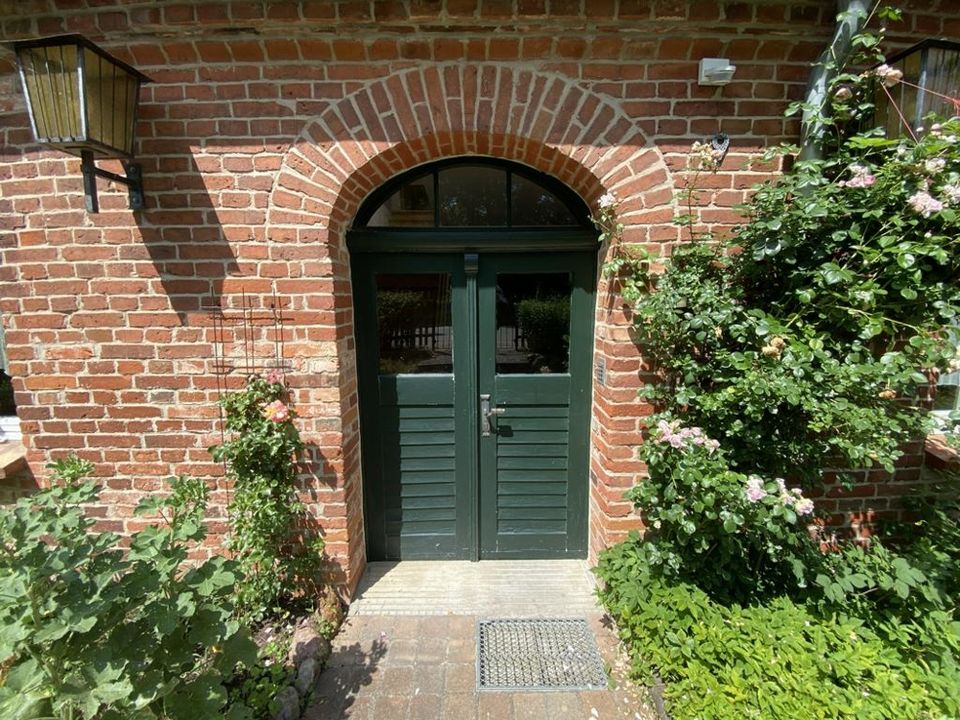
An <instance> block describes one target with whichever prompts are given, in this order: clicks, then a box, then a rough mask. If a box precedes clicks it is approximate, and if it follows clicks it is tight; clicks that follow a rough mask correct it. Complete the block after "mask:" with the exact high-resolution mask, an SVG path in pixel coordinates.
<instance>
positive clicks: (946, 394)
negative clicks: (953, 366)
mask: <svg viewBox="0 0 960 720" xmlns="http://www.w3.org/2000/svg"><path fill="white" fill-rule="evenodd" d="M958 384H960V372H951V373H944V374H943V375H941V376H940V382H939V383H938V385H937V396H936V398H934V401H933V409H934V410H940V411H943V412H948V413H949V412H953V411H954V410H955V409H956V407H957V385H958Z"/></svg>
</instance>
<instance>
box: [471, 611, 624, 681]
mask: <svg viewBox="0 0 960 720" xmlns="http://www.w3.org/2000/svg"><path fill="white" fill-rule="evenodd" d="M606 686H607V675H606V673H605V672H604V670H603V661H602V660H601V659H600V653H599V652H598V651H597V643H596V642H595V641H594V639H593V633H591V632H590V627H589V626H588V625H587V621H586V620H584V619H582V618H573V619H562V618H556V619H554V618H546V619H536V620H479V621H478V622H477V688H478V689H480V690H591V689H597V688H605V687H606Z"/></svg>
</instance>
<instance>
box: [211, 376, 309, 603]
mask: <svg viewBox="0 0 960 720" xmlns="http://www.w3.org/2000/svg"><path fill="white" fill-rule="evenodd" d="M288 401H289V398H288V394H287V389H286V387H285V386H284V384H283V381H282V378H281V377H280V375H279V373H276V372H273V373H271V374H270V375H269V376H268V377H267V378H261V377H259V376H253V377H251V378H250V380H249V382H248V383H247V386H246V387H245V388H244V389H243V390H240V391H237V392H234V393H230V394H228V395H226V396H224V398H223V401H222V403H223V408H224V411H225V413H226V429H227V431H228V432H230V433H232V434H233V437H232V438H231V439H230V440H227V441H226V442H224V443H223V444H222V445H216V446H214V447H212V448H210V452H211V454H212V455H213V457H214V458H215V459H216V460H219V461H225V462H226V463H227V466H228V469H229V472H230V477H231V478H232V479H233V481H234V487H233V497H232V499H231V502H230V505H229V507H228V512H229V515H230V522H231V535H230V539H229V547H230V549H231V550H232V551H233V553H234V555H235V557H236V558H237V560H238V561H239V563H240V567H241V568H242V569H243V572H244V575H245V577H246V582H245V583H244V584H243V585H242V586H241V587H238V588H237V597H238V604H239V607H240V610H241V611H242V613H243V614H244V615H245V616H247V617H248V618H249V619H252V620H258V619H262V618H263V617H265V616H267V615H269V614H275V613H277V612H278V611H279V609H280V608H281V607H283V606H285V605H290V604H291V603H296V602H297V601H301V600H302V601H309V599H311V598H312V597H315V596H316V593H317V591H318V587H319V586H318V583H319V581H320V571H321V563H322V554H323V538H322V537H321V536H320V535H319V534H316V533H313V532H311V531H310V530H309V524H308V523H307V520H306V516H305V512H304V506H303V503H301V502H300V499H299V497H298V496H297V492H296V490H297V467H296V462H295V461H296V458H297V457H298V456H299V454H300V453H301V452H302V451H303V447H304V446H303V442H302V441H301V439H300V434H299V432H298V431H297V428H296V426H295V425H294V423H293V420H294V418H295V417H296V413H295V411H294V410H293V409H292V408H291V407H289V404H288Z"/></svg>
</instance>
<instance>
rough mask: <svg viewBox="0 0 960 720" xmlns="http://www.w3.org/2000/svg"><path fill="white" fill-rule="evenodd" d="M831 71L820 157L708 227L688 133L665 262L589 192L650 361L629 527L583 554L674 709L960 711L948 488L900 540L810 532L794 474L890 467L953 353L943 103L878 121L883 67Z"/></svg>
mask: <svg viewBox="0 0 960 720" xmlns="http://www.w3.org/2000/svg"><path fill="white" fill-rule="evenodd" d="M876 12H877V16H878V17H882V18H883V19H885V20H887V21H891V22H892V21H895V20H896V18H897V13H895V12H893V11H886V10H878V11H876ZM880 41H881V38H880V37H879V36H877V35H874V34H869V33H865V34H861V35H859V36H858V37H857V38H855V40H854V47H855V48H856V53H855V55H854V56H853V57H852V58H851V61H852V62H854V63H859V66H860V67H871V66H872V65H873V64H874V63H877V62H879V61H880V60H881V59H882V57H881V55H880V51H879V47H880ZM836 69H837V71H838V72H837V73H836V74H835V77H834V80H833V81H832V85H831V89H830V98H831V99H830V101H829V102H828V103H827V105H826V106H825V107H823V108H814V110H815V111H816V113H815V116H816V117H817V118H818V121H817V125H818V130H817V131H816V132H814V133H813V134H814V135H815V136H817V137H819V138H820V143H821V146H822V154H821V156H820V157H819V158H817V157H816V156H814V159H796V161H795V162H793V164H792V167H791V168H790V169H789V170H788V171H787V172H785V173H784V174H783V175H782V176H781V177H780V178H779V179H778V180H777V181H776V182H771V183H768V184H765V185H763V186H761V187H759V188H757V190H756V192H755V194H754V195H753V197H752V199H751V201H750V202H749V204H748V205H747V206H746V207H745V208H744V215H745V221H744V223H743V224H742V225H741V226H740V227H738V228H736V229H735V231H734V233H733V236H732V237H731V238H729V239H728V240H723V241H721V240H720V239H718V238H714V237H712V236H711V235H710V234H709V233H697V232H694V227H695V220H696V218H695V213H694V212H693V203H692V198H693V197H694V196H695V194H696V193H697V192H698V190H697V188H696V180H697V178H698V177H699V175H700V174H701V173H704V172H711V171H713V170H715V169H716V167H717V164H718V163H719V162H720V161H721V160H722V156H721V154H719V153H717V152H715V151H713V150H712V149H711V148H710V146H709V145H708V146H703V145H699V144H698V146H697V147H695V148H694V152H693V153H692V157H691V167H690V172H689V173H688V176H689V185H688V187H687V191H686V192H685V193H684V196H685V199H686V200H687V201H688V213H687V215H685V216H683V217H681V219H680V222H681V224H683V225H685V226H686V227H687V228H688V229H689V231H690V242H689V243H687V244H685V245H684V246H682V247H679V248H677V249H675V251H674V253H673V255H672V256H671V257H670V258H666V259H665V258H653V257H650V256H649V255H646V254H644V253H642V252H639V251H636V250H633V249H631V248H628V247H623V246H621V245H619V243H618V240H619V236H620V232H621V230H622V227H621V226H620V225H619V222H618V220H617V217H616V198H614V197H612V196H604V198H601V203H600V213H599V218H598V220H599V223H598V224H599V225H600V228H601V230H602V232H603V238H605V239H606V240H607V241H610V242H611V244H612V260H611V262H610V263H609V264H608V266H607V271H608V273H610V275H611V276H612V277H613V278H614V279H615V282H617V283H618V287H619V288H620V289H621V291H622V295H623V298H624V300H625V301H626V304H627V305H628V307H629V309H630V310H632V312H633V316H634V321H635V329H636V333H637V336H638V338H639V341H638V342H639V344H640V345H641V347H642V349H643V352H644V354H645V356H646V357H648V358H649V359H650V360H652V361H653V362H654V363H655V365H656V367H657V369H658V370H659V373H660V379H661V381H660V382H659V383H657V384H655V385H652V386H650V387H649V388H647V389H645V391H644V393H643V394H644V396H645V398H646V399H647V400H649V401H651V402H652V403H654V405H655V406H656V407H657V408H658V414H657V415H655V416H654V417H653V419H652V422H651V426H650V427H649V428H648V432H647V439H646V442H645V443H644V445H643V446H642V447H641V448H640V451H639V456H640V459H641V460H643V461H644V462H645V463H646V465H647V468H648V473H647V477H645V478H643V479H642V480H641V481H640V482H638V484H637V485H636V487H634V488H632V489H631V490H630V492H629V493H628V497H630V498H631V499H632V500H633V501H634V503H635V504H636V506H637V508H638V509H639V510H640V511H641V513H642V516H643V519H644V524H645V528H646V529H645V533H644V537H643V539H642V540H640V539H639V537H634V538H632V539H631V540H630V541H628V542H626V543H624V544H622V545H619V546H617V547H615V548H612V549H610V550H608V551H607V552H606V553H604V554H603V555H602V557H601V559H600V563H599V566H598V568H597V572H598V574H599V576H600V578H601V580H602V581H603V590H602V592H601V597H602V599H603V602H604V603H605V605H606V606H607V608H608V609H609V611H610V612H611V614H612V616H613V617H614V618H615V619H616V621H617V623H618V625H619V627H620V631H621V636H622V637H623V639H624V640H625V641H626V643H627V644H628V646H629V647H630V649H631V651H632V653H633V656H634V661H635V669H636V671H637V673H638V674H639V675H640V676H642V677H644V678H645V679H647V680H650V679H651V676H652V674H653V673H654V672H658V673H659V674H660V675H661V676H662V679H663V680H664V682H665V684H666V690H665V693H666V699H667V701H668V709H669V711H670V712H671V714H672V715H673V717H674V718H675V719H676V720H695V719H696V720H703V719H708V718H709V719H717V720H720V719H724V720H725V719H727V718H730V719H733V718H737V719H739V718H751V717H754V718H779V717H789V718H840V717H857V718H891V719H892V718H925V719H931V720H933V719H937V720H941V719H946V718H955V717H958V716H960V705H958V697H960V672H958V661H960V618H958V617H957V611H956V604H957V598H958V597H960V592H958V591H960V588H958V583H957V573H956V567H957V562H958V561H960V542H958V525H957V512H958V508H957V506H956V504H954V503H952V502H950V501H948V500H947V499H945V498H949V497H950V496H951V495H950V494H949V493H948V494H947V495H945V496H937V498H935V499H936V500H937V502H935V503H934V506H933V507H932V508H930V509H928V510H929V511H928V512H927V514H926V515H924V516H923V520H922V521H920V522H918V523H916V524H910V525H908V526H906V527H903V528H901V529H900V533H899V534H900V537H901V538H907V541H906V542H901V543H900V544H898V545H893V544H891V543H889V542H886V541H884V540H883V539H881V538H877V539H876V540H875V541H874V542H873V543H872V544H871V545H870V546H869V547H861V546H859V545H856V544H852V543H850V542H848V541H845V540H844V539H843V538H836V537H833V536H831V535H829V534H827V532H826V531H825V530H824V526H823V524H822V523H820V522H819V518H818V508H817V505H816V499H815V498H816V495H817V493H815V492H811V488H814V487H816V486H817V485H818V484H819V483H820V482H821V478H822V476H823V473H824V470H825V468H828V467H837V466H841V467H843V466H845V467H870V466H880V467H882V468H885V469H887V470H892V469H893V466H894V463H895V462H896V460H897V458H898V457H899V455H900V453H901V451H900V447H901V446H902V444H903V443H904V442H905V441H907V440H910V439H912V438H915V437H917V436H918V435H921V434H922V433H923V432H925V431H927V430H928V429H929V427H930V424H929V418H928V417H927V414H926V412H925V411H924V409H923V407H922V405H921V404H920V403H918V402H917V398H918V396H919V394H920V393H921V392H922V388H923V386H924V385H926V384H927V383H928V382H929V378H930V377H931V376H933V377H935V375H936V371H937V370H938V369H939V370H944V369H956V368H957V367H960V354H958V347H957V334H956V332H955V331H954V330H953V329H952V328H953V327H955V325H956V323H957V317H958V311H960V282H958V281H960V221H958V215H957V210H958V209H960V140H958V138H960V120H958V119H952V120H944V121H939V122H938V121H937V120H936V119H934V118H930V119H929V124H928V127H927V129H926V131H925V132H923V133H921V134H917V133H915V132H914V131H913V130H908V129H905V130H904V133H903V135H902V137H897V138H888V137H887V136H885V135H884V134H883V132H882V131H880V130H873V129H871V125H870V124H869V117H870V112H871V108H872V105H871V100H872V98H874V97H876V95H877V93H879V92H880V91H881V90H882V88H883V87H889V86H893V85H895V84H896V83H898V82H900V81H901V77H900V75H899V73H898V71H896V70H894V69H892V68H889V67H887V66H885V65H879V66H878V67H876V68H875V69H873V70H870V71H865V72H862V73H856V72H851V71H849V70H847V69H846V68H836ZM797 109H798V110H799V109H801V108H800V107H799V106H798V108H797ZM797 150H798V148H795V147H793V148H792V147H784V148H779V149H778V150H777V152H776V153H771V155H772V156H775V155H776V154H778V153H779V154H785V155H789V156H791V158H794V156H795V155H796V153H797ZM658 265H659V267H657V266H658ZM845 482H846V483H848V484H849V483H851V482H853V481H852V480H851V479H845ZM952 493H953V494H952V496H953V497H955V496H956V487H953V489H952ZM824 549H826V550H827V551H826V552H824Z"/></svg>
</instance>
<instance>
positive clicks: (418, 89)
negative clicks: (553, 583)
mask: <svg viewBox="0 0 960 720" xmlns="http://www.w3.org/2000/svg"><path fill="white" fill-rule="evenodd" d="M471 155H473V156H476V155H479V156H490V157H496V158H502V159H507V160H513V161H516V162H520V163H523V164H525V165H528V166H530V167H532V168H534V169H536V170H539V171H541V172H544V173H547V174H549V175H551V176H553V177H555V178H557V179H558V180H560V181H562V182H564V183H566V184H567V185H568V186H569V187H571V188H572V189H573V190H574V191H575V192H577V193H578V194H579V195H580V196H581V197H582V198H583V199H584V200H585V201H586V202H587V203H588V205H590V206H595V201H596V199H597V198H598V197H599V196H600V195H601V194H602V193H604V192H613V193H615V194H616V195H617V197H618V198H619V199H620V202H621V205H620V209H621V214H622V217H623V219H624V221H625V224H626V225H627V231H626V233H625V237H626V240H627V241H629V242H652V241H656V240H657V239H658V238H659V237H663V236H664V235H665V234H664V233H662V232H661V233H657V231H656V228H658V227H662V226H664V225H669V224H670V223H671V222H672V218H673V208H672V196H673V185H672V178H671V177H670V174H669V171H668V169H667V166H666V164H665V163H664V160H663V157H662V155H661V153H660V151H659V150H658V149H657V148H656V147H654V146H652V145H651V144H649V143H648V142H647V138H646V137H645V136H644V135H643V133H641V132H640V131H639V130H638V129H637V127H636V125H635V123H634V122H633V121H631V120H630V119H629V118H628V117H627V116H626V115H625V113H624V112H623V111H622V109H621V108H620V107H618V106H617V104H616V103H615V102H614V101H612V100H611V99H610V98H608V97H605V96H602V95H598V94H596V93H593V92H591V91H589V90H586V89H584V88H583V87H581V86H579V85H578V84H577V83H576V82H575V81H573V80H571V79H569V78H566V77H562V76H560V75H554V74H549V73H541V72H535V71H532V70H529V69H524V68H517V67H512V66H508V65H497V64H482V65H475V66H462V65H453V64H451V65H440V66H431V67H426V68H419V67H418V68H409V69H406V70H403V71H400V72H397V73H395V74H393V75H391V76H390V77H388V78H384V79H381V80H377V81H374V82H372V83H371V84H369V85H367V86H365V87H363V88H361V89H359V90H356V91H355V92H353V93H352V94H350V95H348V96H346V97H344V98H342V99H340V100H337V101H336V102H334V103H333V104H332V105H331V106H330V107H329V108H327V109H326V110H325V111H324V112H323V113H322V114H321V115H320V116H319V117H317V118H316V119H315V120H313V121H311V122H309V123H308V124H307V126H306V127H305V128H304V129H303V131H302V132H301V133H300V136H299V137H298V138H297V140H296V141H295V142H294V143H293V144H292V146H291V147H290V149H289V150H288V151H287V153H286V155H285V157H284V159H283V162H282V165H281V168H280V170H279V172H278V173H277V177H276V181H275V184H274V187H273V190H272V192H271V195H270V202H269V206H268V213H267V238H268V239H269V241H270V245H271V246H276V247H283V246H286V245H295V246H299V248H300V250H301V252H302V253H306V252H308V250H307V248H309V254H311V255H312V256H313V257H314V258H315V259H316V260H318V261H319V262H318V263H316V265H315V267H316V273H317V278H316V279H317V285H316V287H317V288H325V293H327V294H328V295H329V294H332V296H333V299H332V303H331V301H330V300H329V297H327V298H323V297H320V296H319V295H318V296H315V297H311V296H309V295H297V296H296V297H291V298H289V299H288V301H289V302H290V304H291V306H292V307H293V308H295V309H300V310H307V309H309V308H311V307H325V308H326V309H327V311H328V312H327V320H326V321H325V322H326V323H327V325H326V326H325V330H324V331H323V332H319V333H318V337H320V336H322V337H326V338H328V340H329V341H330V342H329V343H328V344H327V345H326V346H325V347H324V348H318V349H316V350H313V351H310V350H307V352H318V353H320V354H321V355H322V356H324V357H325V359H326V361H327V367H328V368H330V370H329V372H328V373H327V376H326V381H325V382H326V383H327V387H325V388H324V389H325V390H326V394H325V395H324V397H325V401H324V402H318V403H316V404H309V403H308V409H307V411H306V412H304V411H301V415H302V416H303V417H304V418H305V419H308V418H310V417H311V415H312V416H313V420H314V424H315V427H317V428H319V427H320V425H321V424H323V427H324V428H325V432H324V437H325V438H326V444H325V445H321V451H322V452H323V453H324V456H325V458H326V460H327V461H328V462H329V464H330V465H331V466H332V467H333V468H334V470H335V471H336V475H337V477H336V488H335V492H334V494H333V495H332V499H333V501H332V502H329V503H326V502H323V498H321V501H320V504H319V506H318V507H317V512H318V513H322V514H323V516H324V517H325V518H327V519H328V520H329V518H330V517H331V512H334V513H336V512H342V513H343V518H341V519H340V520H338V521H337V522H336V523H335V524H336V526H337V528H336V530H335V532H334V533H333V534H332V535H331V536H328V549H330V550H331V551H332V552H331V554H333V555H336V556H340V558H341V560H342V561H345V565H346V567H345V568H344V569H345V570H346V575H347V581H348V583H349V584H350V585H352V584H353V583H354V582H355V581H356V579H357V578H358V577H359V574H360V572H361V570H362V566H363V562H364V559H363V545H364V540H363V528H362V502H361V492H362V491H361V482H360V463H359V423H358V420H357V411H356V409H357V380H356V368H355V358H354V351H353V325H352V296H351V290H350V284H349V277H350V273H349V257H348V254H347V251H346V243H345V232H346V230H347V229H348V228H349V226H350V223H351V222H352V220H353V217H354V215H355V214H356V212H357V210H358V208H359V207H360V204H361V203H362V201H363V200H364V199H365V198H366V197H367V196H368V195H369V194H370V193H371V192H372V191H374V190H375V189H376V188H378V187H380V186H381V185H382V184H383V183H385V182H387V181H388V180H389V179H390V178H392V177H394V176H395V175H397V174H399V173H401V172H404V171H406V170H409V169H411V168H413V167H416V166H418V165H421V164H424V163H428V162H431V161H434V160H439V159H442V158H448V157H455V156H471ZM305 279H306V280H308V279H307V278H301V281H302V280H305ZM277 284H278V286H279V285H280V283H279V282H278V283H277ZM604 286H605V283H603V282H602V281H601V287H600V292H598V308H599V310H598V315H597V330H596V354H597V356H598V358H599V357H603V358H611V359H612V360H613V362H612V363H611V365H612V367H611V372H610V373H609V374H608V377H609V378H612V381H611V382H609V383H606V384H605V385H604V386H600V387H597V388H595V390H594V403H593V405H594V421H593V433H592V434H593V442H592V448H591V488H592V489H591V508H590V512H591V520H590V527H591V530H590V532H591V543H590V544H591V548H592V550H595V549H596V548H598V547H601V546H603V545H605V544H606V543H607V542H609V541H610V540H613V539H615V538H616V537H617V536H618V535H619V533H620V532H621V531H624V530H626V529H627V528H628V527H633V526H634V525H635V524H636V521H635V519H634V518H632V517H630V507H629V504H627V503H625V502H623V501H622V493H623V490H622V488H623V486H625V485H628V484H630V483H632V481H633V479H634V477H635V471H636V470H637V469H638V468H636V467H635V466H634V464H633V463H632V461H631V460H629V457H628V458H627V459H624V457H625V456H624V454H623V453H622V452H610V451H609V449H610V446H611V445H612V444H616V443H617V442H618V433H619V434H620V435H619V440H623V441H628V440H632V439H633V438H634V437H635V435H636V431H637V430H638V429H639V427H638V425H637V424H638V423H639V422H640V420H639V417H638V418H637V419H636V421H635V422H634V424H633V426H632V427H628V429H627V430H626V431H624V430H621V428H624V427H627V426H629V425H630V423H629V422H625V419H624V418H625V415H629V414H630V413H634V414H638V415H639V414H640V413H641V412H642V410H640V409H629V406H630V405H631V404H632V405H636V402H635V397H636V396H635V392H633V391H632V390H631V391H630V392H624V388H621V387H618V383H621V382H622V383H625V384H627V385H629V383H630V382H633V384H634V385H635V384H636V376H637V372H633V369H634V364H633V361H632V360H631V361H628V362H626V363H625V362H624V357H629V358H636V360H635V366H636V367H635V369H636V370H639V369H640V361H639V358H638V356H636V348H635V347H633V345H632V343H631V342H630V338H629V334H628V330H627V329H626V328H625V327H623V317H622V314H620V313H618V312H616V311H611V310H610V309H609V308H608V304H607V302H606V300H607V298H606V297H605V296H604V292H605V287H604ZM297 287H301V288H302V287H305V286H304V284H303V283H302V282H301V283H300V284H299V285H298V286H297ZM330 304H332V307H329V305H330ZM307 334H308V335H309V333H307ZM302 350H303V348H301V351H302ZM621 371H622V372H621ZM631 372H632V376H631ZM630 377H632V378H633V379H632V381H631V380H630ZM309 382H312V381H308V383H309ZM628 396H629V397H628ZM307 399H308V400H309V398H307ZM629 401H633V402H632V403H631V402H629ZM333 406H335V407H338V408H339V418H340V422H339V423H338V424H337V423H335V424H336V425H337V427H336V428H335V432H331V431H330V430H331V428H330V422H329V421H330V418H329V413H330V411H331V409H332V407H333ZM309 408H313V409H314V412H312V413H311V411H310V410H309ZM624 408H627V409H626V410H625V409H624ZM318 412H326V413H327V415H328V416H327V418H320V417H319V416H318V414H317V413H318ZM627 420H629V418H627Z"/></svg>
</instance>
